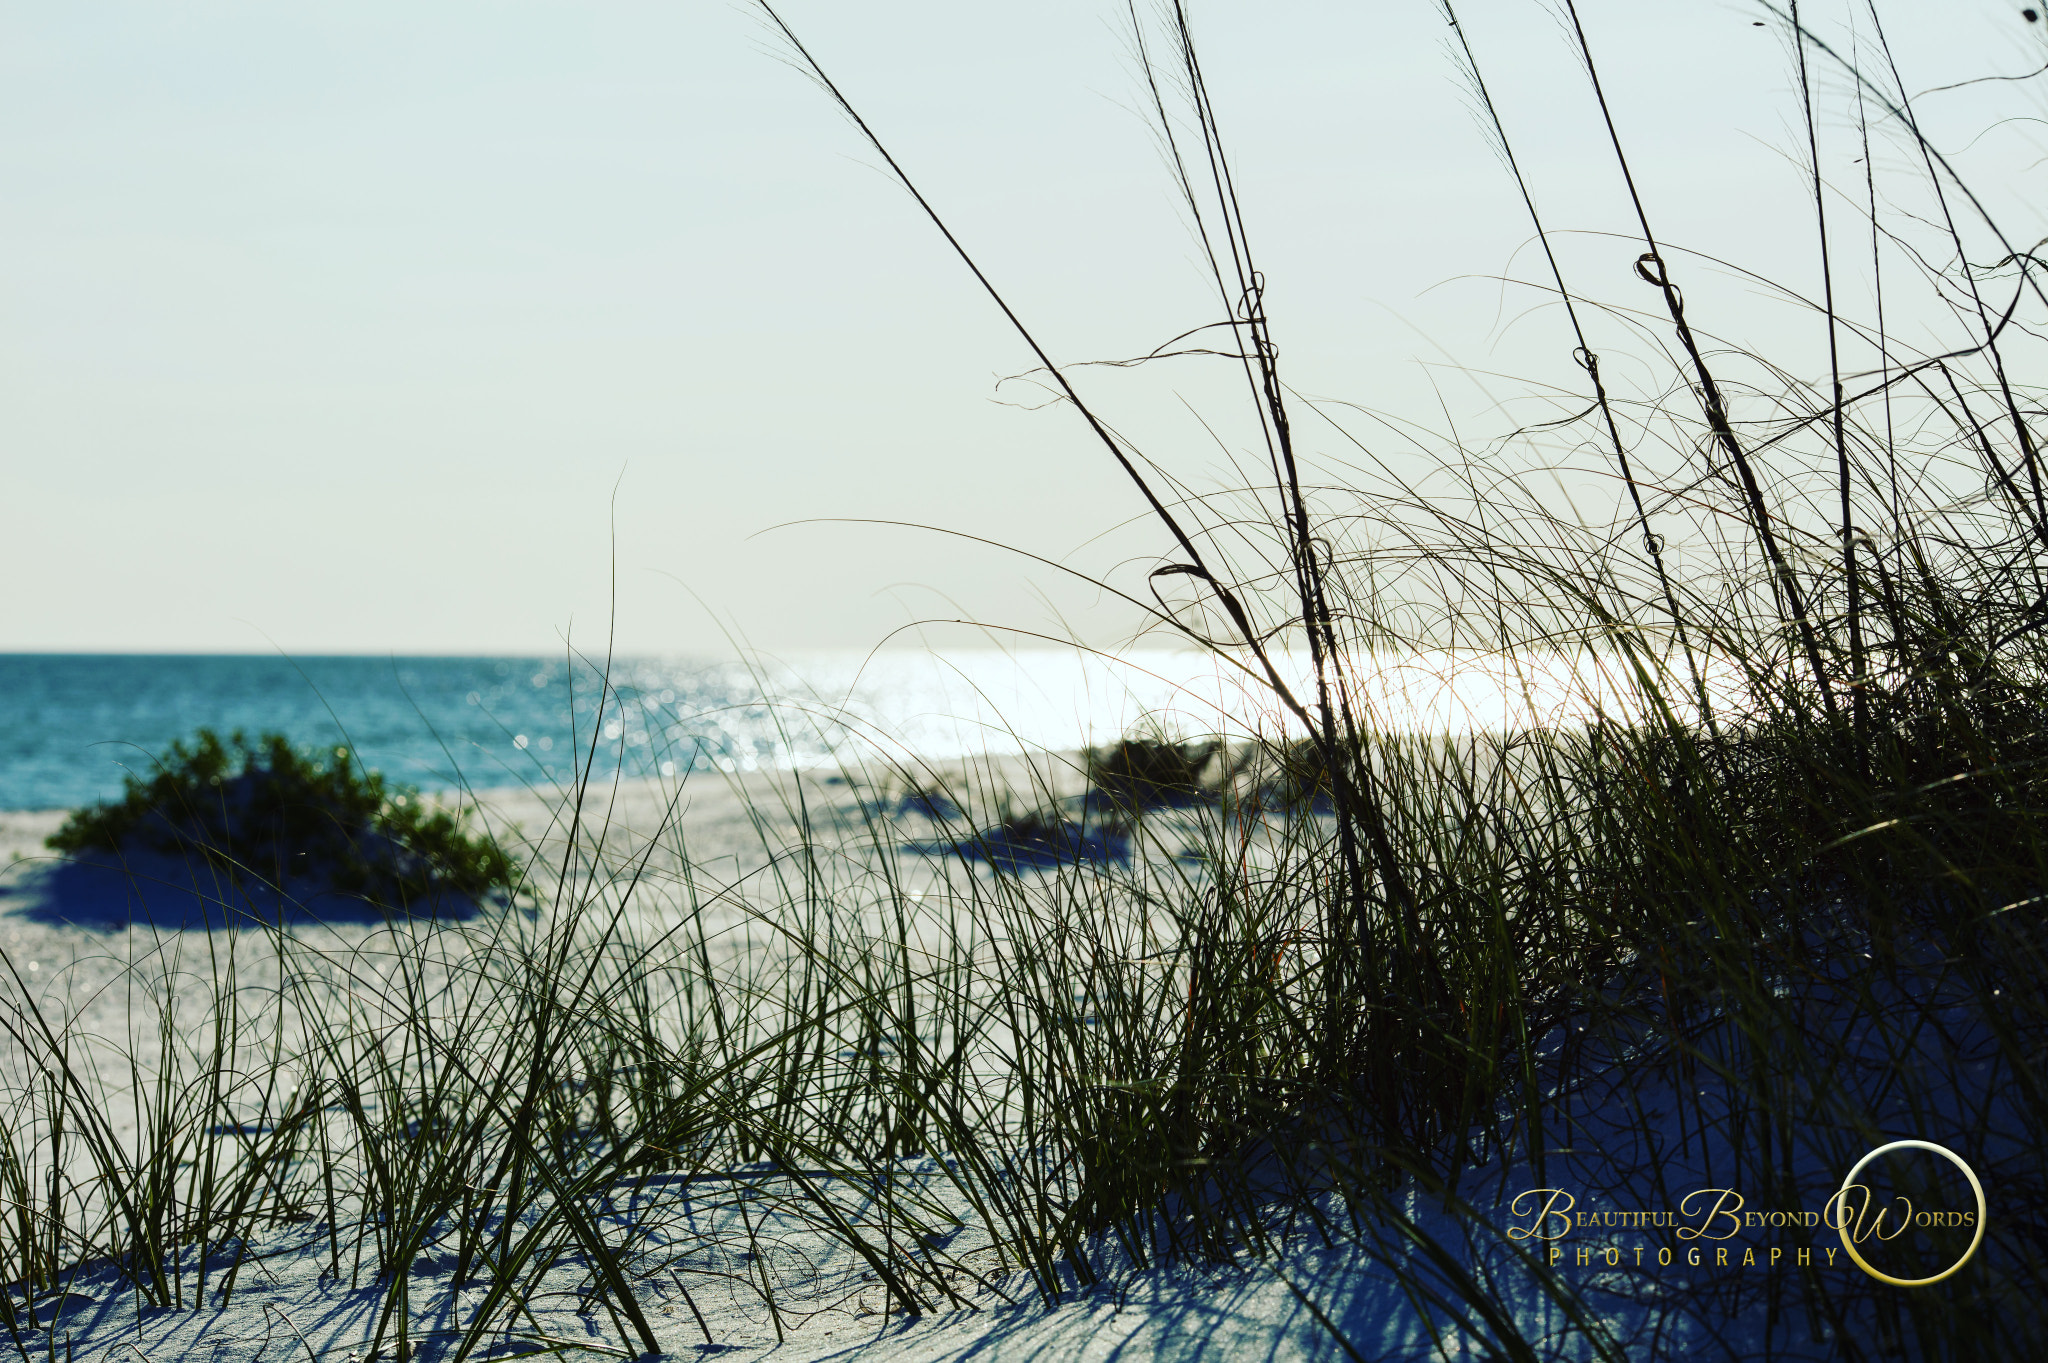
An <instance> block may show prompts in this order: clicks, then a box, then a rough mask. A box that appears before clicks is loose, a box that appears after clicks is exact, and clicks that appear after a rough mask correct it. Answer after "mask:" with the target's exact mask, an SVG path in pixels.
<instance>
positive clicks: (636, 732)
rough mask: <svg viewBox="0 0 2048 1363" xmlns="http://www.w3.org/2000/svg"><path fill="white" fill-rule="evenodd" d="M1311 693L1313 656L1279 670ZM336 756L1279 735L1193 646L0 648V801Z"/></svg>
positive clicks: (1438, 684) (968, 745)
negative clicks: (597, 651)
mask: <svg viewBox="0 0 2048 1363" xmlns="http://www.w3.org/2000/svg"><path fill="white" fill-rule="evenodd" d="M1277 661H1278V663H1279V664H1280V666H1281V668H1282V671H1283V675H1285V676H1286V677H1287V679H1288V681H1289V684H1290V685H1292V686H1294V687H1295V688H1296V689H1297V693H1298V694H1300V695H1303V696H1307V695H1308V694H1310V690H1309V688H1308V685H1307V674H1308V671H1309V665H1308V660H1307V659H1306V658H1305V657H1301V656H1297V655H1283V656H1282V657H1280V658H1279V659H1278V660H1277ZM1370 664H1371V666H1370V671H1369V674H1368V675H1364V676H1361V677H1358V678H1356V679H1355V685H1354V687H1353V689H1352V700H1353V703H1354V705H1355V706H1356V707H1358V708H1359V709H1360V711H1361V712H1363V713H1368V714H1370V715H1372V716H1373V720H1372V722H1373V723H1374V724H1375V725H1376V726H1378V727H1384V728H1388V729H1395V730H1406V731H1417V730H1424V731H1433V732H1460V731H1467V730H1472V729H1484V728H1496V729H1497V728H1501V727H1504V726H1510V725H1514V726H1520V725H1528V724H1555V723H1568V722H1572V721H1573V719H1574V718H1575V717H1581V716H1584V715H1585V714H1588V713H1590V712H1591V710H1592V708H1593V705H1594V704H1596V703H1597V704H1598V705H1599V706H1600V707H1602V708H1603V709H1605V711H1606V712H1607V713H1609V714H1613V713H1616V712H1617V711H1622V710H1627V709H1629V708H1631V702H1630V698H1629V697H1627V696H1626V695H1622V694H1619V693H1618V692H1617V690H1616V688H1615V686H1614V685H1613V684H1612V677H1611V673H1612V670H1613V665H1612V663H1611V662H1610V663H1607V664H1602V663H1600V661H1599V660H1597V659H1593V660H1591V661H1590V662H1589V661H1588V659H1586V658H1584V657H1581V658H1578V659H1560V658H1556V657H1552V658H1548V659H1533V658H1529V657H1519V658H1506V657H1499V656H1494V657H1480V656H1458V657H1452V656H1451V655H1448V654H1443V653H1416V654H1412V655H1407V656H1404V657H1398V658H1397V657H1377V658H1374V659H1371V660H1370ZM202 727H205V728H212V729H216V730H219V731H221V732H223V733H227V732H232V731H234V730H237V729H240V730H244V731H246V732H247V733H249V734H250V735H251V736H252V737H253V736H255V735H256V734H258V733H263V732H271V731H275V732H280V733H283V734H285V735H286V736H287V737H288V738H290V739H291V740H292V741H293V742H294V743H296V744H298V745H300V746H302V747H304V748H306V749H307V750H309V751H310V750H312V749H316V748H322V747H326V748H347V749H350V750H352V751H353V752H354V753H355V754H356V756H357V758H358V759H359V760H360V761H362V762H363V763H364V764H366V765H368V766H370V767H373V768H375V769H377V770H380V771H382V772H384V773H385V774H386V776H388V777H390V778H391V779H393V780H396V781H399V782H402V783H405V784H408V785H413V786H417V787H419V788H421V789H423V790H441V789H448V788H451V787H455V786H459V785H468V786H471V787H473V788H478V789H488V788H493V787H504V786H519V785H529V786H531V785H551V784H560V783H566V782H568V781H570V780H572V779H573V778H574V777H575V775H576V774H577V773H578V772H579V771H580V770H590V771H593V772H595V773H597V774H599V775H609V774H611V773H612V772H614V771H617V770H621V769H623V770H624V771H626V772H627V773H629V774H633V775H674V774H677V773H679V772H687V771H690V770H699V769H704V768H707V767H721V768H724V769H727V770H734V769H746V770H751V769H755V768H760V767H803V766H816V765H820V764H830V763H834V762H845V761H867V760H872V759H874V758H876V757H880V758H881V759H883V760H886V761H895V762H907V763H915V762H917V761H919V760H943V759H946V758H951V757H959V756H965V755H972V754H976V753H984V752H986V753H1014V752H1020V751H1067V750H1072V749H1076V748H1080V747H1084V746H1086V745H1089V744H1092V743H1102V742H1106V741H1109V740H1112V739H1114V738H1116V737H1117V736H1118V735H1120V734H1123V733H1127V732H1131V731H1133V730H1136V729H1145V730H1151V731H1158V730H1163V731H1165V732H1168V733H1180V734H1187V735H1201V734H1213V733H1219V732H1222V733H1232V734H1238V735H1242V734H1247V733H1254V732H1256V733H1263V734H1267V735H1275V734H1279V733H1282V732H1286V731H1289V730H1292V729H1293V728H1294V727H1295V726H1294V725H1293V724H1291V723H1290V722H1289V721H1288V719H1287V717H1286V716H1285V715H1284V714H1283V713H1282V710H1281V707H1280V706H1279V705H1278V703H1277V702H1276V701H1275V699H1274V697H1273V696H1272V695H1271V694H1270V693H1269V692H1267V691H1266V689H1265V688H1264V687H1263V686H1261V685H1259V684H1257V683H1255V682H1253V681H1251V680H1249V679H1248V678H1247V677H1246V676H1245V674H1244V673H1243V672H1242V671H1241V670H1240V669H1235V668H1233V667H1231V666H1229V665H1228V664H1222V663H1219V662H1218V661H1217V660H1215V659H1214V658H1211V657H1208V656H1206V655H1203V654H1199V653H1190V652H1174V651H1168V650H1139V651H1130V652H1125V653H1123V654H1121V655H1119V656H1117V657H1114V658H1109V657H1103V656H1100V655H1096V654H1090V653H1087V652H1083V651H1080V650H1075V649H1065V650H1062V649H1051V648H1045V649H1035V650H1030V651H1020V652H1014V653H1009V652H1002V651H998V650H994V649H987V650H980V651H963V652H957V653H948V654H936V653H922V652H901V653H877V654H862V653H823V652H821V653H814V654H809V655H803V656H798V657H794V658H783V659H774V660H756V661H754V662H752V663H740V662H734V661H729V660H716V659H703V658H694V659H693V658H628V659H620V660H614V661H613V662H612V663H611V664H609V666H608V667H606V666H603V665H601V664H598V663H593V662H590V661H585V660H571V659H566V658H563V657H559V656H558V657H553V658H540V657H502V658H428V657H398V658H391V657H385V658H375V657H307V658H285V657H279V656H276V655H266V656H255V657H229V656H218V655H185V656H140V655H126V654H122V655H82V654H43V655H37V654H0V809H56V808H71V807H75V806H78V805H81V804H86V803H89V802H92V801H95V800H103V799H107V798H109V797H111V796H117V795H119V794H120V792H121V787H122V779H123V777H124V776H126V775H128V774H131V773H134V774H139V775H145V776H146V775H147V774H149V773H150V772H151V771H152V770H154V762H155V759H156V758H157V757H158V756H159V755H161V754H162V753H163V752H164V751H165V750H166V749H167V748H168V747H169V745H170V744H171V743H172V741H173V740H176V739H180V738H185V737H188V736H190V735H191V734H192V733H193V732H194V731H196V730H198V729H199V728H202Z"/></svg>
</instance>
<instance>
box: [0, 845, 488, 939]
mask: <svg viewBox="0 0 2048 1363" xmlns="http://www.w3.org/2000/svg"><path fill="white" fill-rule="evenodd" d="M480 912H482V906H481V905H480V904H478V903H477V901H475V900H474V899H470V898H468V897H466V896H460V895H452V894H451V895H445V896H441V897H439V898H436V899H434V900H431V901H423V902H417V903H413V904H409V905H403V906H389V905H383V904H378V903H374V902H372V901H370V900H367V899H364V898H363V897H362V896H361V895H358V894H353V893H350V892H348V891H345V890H339V889H336V888H335V887H334V886H332V885H329V884H326V883H324V882H319V881H315V880H312V879H311V878H308V879H306V880H302V881H295V880H287V881H286V882H285V883H284V884H283V885H281V886H279V885H271V884H268V883H265V882H261V881H258V880H256V879H255V878H253V877H249V878H245V879H243V880H242V881H241V882H239V883H237V882H236V881H235V880H233V879H231V878H230V877H229V876H227V875H226V874H225V873H223V872H222V871H221V870H220V869H219V868H218V867H215V866H212V865H209V864H208V863H207V862H206V860H205V859H204V858H202V857H197V856H194V857H189V858H188V857H183V856H179V855H177V854H175V853H154V852H147V853H142V854H140V855H119V856H117V855H115V854H113V853H105V854H99V855H89V856H80V857H52V858H51V859H49V860H48V861H45V862H42V863H40V864H38V865H35V866H32V867H27V868H22V869H20V870H18V871H16V872H15V873H14V874H12V875H9V876H8V877H6V879H5V881H4V882H0V913H4V914H6V915H8V916H10V917H16V918H25V919H27V920H28V921H30V922H33V923H39V924H42V925H43V926H45V927H77V928H86V929H90V930H92V931H96V932H106V931H118V930H121V929H125V928H128V927H130V926H144V925H146V926H150V927H155V928H158V929H161V930H164V931H173V932H185V931H197V932H208V931H214V930H216V929H221V928H248V927H256V926H259V925H270V926H279V925H283V926H311V925H316V924H318V925H327V926H342V925H348V924H355V925H364V926H368V925H374V924H380V923H385V922H388V921H390V920H391V919H393V918H437V919H440V920H442V921H444V922H455V921H461V920H464V919H469V918H474V917H476V916H477V914H479V913H480Z"/></svg>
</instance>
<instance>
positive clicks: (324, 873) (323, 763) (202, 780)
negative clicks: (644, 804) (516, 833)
mask: <svg viewBox="0 0 2048 1363" xmlns="http://www.w3.org/2000/svg"><path fill="white" fill-rule="evenodd" d="M123 786H124V790H123V793H122V797H121V798H120V799H119V800H117V801H110V802H107V803H104V804H99V805H93V806H89V807H87V808H85V809H81V810H78V811H77V812H75V813H74V814H72V816H71V817H70V818H69V819H68V820H66V821H65V823H64V825H63V827H61V828H59V829H58V830H57V832H56V833H54V834H52V835H51V837H50V838H49V840H48V845H49V846H50V848H51V849H52V850H54V851H59V852H71V853H82V852H113V853H124V852H136V851H141V850H145V849H146V850H148V851H152V852H159V853H191V854H195V855H197V856H200V857H202V858H204V859H205V860H206V861H207V862H208V863H209V864H210V865H212V866H214V867H215V868H216V869H218V870H219V871H220V872H222V873H224V874H225V875H226V876H228V877H229V878H230V879H231V880H232V881H234V882H236V883H243V882H246V881H249V880H255V881H258V882H261V883H264V884H267V885H270V886H272V887H283V886H285V885H287V884H294V885H305V884H318V885H322V886H326V887H331V888H333V889H337V890H341V891H343V892H344V893H347V894H352V895H358V896H362V897H364V898H367V899H372V900H377V901H380V902H383V903H385V904H388V905H392V906H399V905H404V904H408V903H414V902H419V901H423V900H427V899H431V898H434V897H436V896H440V895H455V896H461V897H464V898H468V899H472V900H481V899H484V898H486V897H489V896H501V897H502V896H508V895H510V894H511V893H512V891H513V889H514V888H515V886H516V885H517V882H518V869H517V867H516V866H514V864H513V862H512V859H511V858H510V857H509V856H507V855H506V853H505V851H504V850H503V849H502V848H501V847H499V846H498V845H497V843H495V842H494V841H492V840H491V839H490V838H489V837H486V836H482V835H480V834H476V833H472V832H471V831H469V829H468V828H467V827H465V820H464V816H463V814H462V813H461V812H459V811H457V812H451V811H449V810H447V809H442V808H436V807H434V806H432V805H431V804H430V803H428V802H426V801H423V800H422V799H421V797H420V794H419V792H418V791H417V790H415V789H413V788H412V787H410V786H397V785H393V784H391V783H390V782H388V781H386V780H385V778H384V776H383V774H382V773H380V772H376V771H371V770H369V769H367V768H365V767H363V766H362V765H361V764H360V763H358V762H356V761H355V760H353V758H352V757H351V755H350V753H349V751H348V749H346V748H336V749H334V750H333V754H332V757H331V759H330V758H329V757H328V756H326V755H324V754H321V755H314V754H308V753H303V752H301V751H300V750H299V749H297V748H295V747H293V746H292V744H291V741H290V740H289V739H287V738H286V737H285V736H284V735H282V734H276V733H267V734H263V735H260V736H259V737H257V738H256V739H255V740H254V741H251V740H250V739H249V738H248V737H247V736H246V735H245V734H243V733H242V732H241V731H240V730H237V731H236V732H234V733H233V734H230V735H229V736H228V737H227V738H225V739H223V738H222V737H221V736H220V735H219V734H218V733H216V732H214V731H213V730H211V729H201V730H199V732H198V734H197V735H196V736H195V737H194V738H193V739H192V740H191V742H190V743H189V744H188V743H187V742H185V741H184V740H179V741H176V742H173V743H172V745H171V747H170V750H169V751H167V752H166V753H164V754H163V755H162V756H161V757H159V758H158V759H157V761H156V772H155V774H154V775H153V776H150V777H148V778H147V779H145V778H143V777H141V776H137V775H134V774H130V775H128V776H126V777H124V778H123Z"/></svg>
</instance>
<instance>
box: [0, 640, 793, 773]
mask: <svg viewBox="0 0 2048 1363" xmlns="http://www.w3.org/2000/svg"><path fill="white" fill-rule="evenodd" d="M601 682H602V674H601V672H600V670H599V669H598V668H597V667H594V666H591V665H587V664H583V663H577V664H573V665H572V664H570V663H568V662H566V661H565V660H564V659H561V658H553V659H547V658H397V659H392V658H364V657H327V658H289V659H288V658H280V657H276V656H270V657H221V656H173V657H149V656H135V655H107V656H90V655H76V654H62V655H33V654H0V808H4V809H50V808H64V807H71V806H75V805H79V804H83V803H87V802H90V801H93V800H100V799H105V798H107V797H109V796H113V795H118V794H119V793H120V790H121V778H122V776H123V775H124V774H125V773H127V772H131V771H132V772H141V773H147V772H149V771H150V770H152V759H153V758H154V757H155V756H156V755H157V754H159V753H161V752H163V751H164V750H165V748H167V747H168V746H169V744H170V743H171V741H172V740H174V739H177V738H183V737H186V736H188V735H190V734H191V733H192V732H193V731H194V730H195V729H197V728H199V727H201V726H207V727H211V728H215V729H219V730H222V731H223V732H226V731H231V730H234V729H237V728H240V729H245V730H247V731H248V732H250V733H251V734H252V735H253V734H255V733H257V732H262V731H270V730H276V731H279V732H282V733H284V734H286V735H287V736H289V737H290V738H291V739H292V740H293V741H294V742H295V743H298V744H300V745H302V746H304V747H308V748H317V747H341V746H347V747H349V748H351V749H353V750H354V751H355V752H356V753H357V754H358V756H359V758H360V760H361V761H363V762H365V763H367V764H368V765H369V766H371V767H374V768H377V769H379V770H382V771H383V772H385V773H386V774H387V775H389V776H390V777H392V778H393V779H395V780H398V781H402V782H405V783H407V784H411V785H416V786H419V787H421V788H422V789H446V788H449V787H451V786H455V785H458V784H461V783H463V782H464V781H466V782H467V783H468V784H470V785H473V786H479V787H483V786H505V785H520V784H529V783H546V782H553V781H558V780H563V779H567V777H568V776H569V775H570V774H571V773H572V772H573V770H574V769H575V767H576V766H577V765H578V764H579V763H581V762H583V761H591V760H594V763H595V765H596V766H597V768H598V769H599V770H601V771H608V770H610V769H611V768H613V767H615V766H618V765H622V764H623V765H624V766H626V767H627V768H628V769H629V770H636V771H647V772H654V771H659V770H660V769H661V767H662V764H663V763H668V764H669V766H670V770H671V771H673V770H675V769H676V768H677V767H678V766H684V767H687V766H691V765H706V764H713V763H718V762H720V761H721V759H722V760H723V761H724V762H727V763H732V764H735V765H742V766H753V765H757V764H759V763H761V762H763V761H776V760H786V759H787V758H788V756H789V753H788V752H787V751H785V748H786V747H787V745H785V744H783V743H782V741H781V739H780V738H779V737H778V735H777V732H776V729H775V726H774V725H773V724H772V722H771V717H770V715H769V713H768V710H767V707H766V706H765V704H764V703H763V692H762V688H761V687H760V686H759V685H758V684H757V683H756V682H755V680H754V679H753V678H752V677H751V676H750V675H749V673H748V672H747V670H746V669H744V668H741V667H737V666H732V665H721V664H713V663H702V662H698V663H693V662H690V661H687V660H685V661H664V662H660V663H647V662H644V661H636V662H633V663H627V664H620V665H618V666H616V667H615V668H614V669H613V673H612V682H613V685H612V686H611V688H609V690H607V688H605V687H604V686H603V685H602V684H601ZM601 701H602V703H600V702H601ZM593 734H595V735H596V737H597V739H598V742H597V744H596V750H595V754H594V758H593V754H592V753H591V752H590V751H589V745H590V741H591V738H592V736H593ZM811 746H812V747H816V746H818V745H817V744H813V745H811ZM797 747H798V748H801V747H802V745H801V744H798V745H797ZM799 755H801V754H799Z"/></svg>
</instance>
